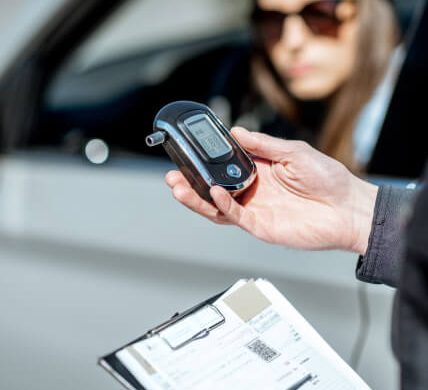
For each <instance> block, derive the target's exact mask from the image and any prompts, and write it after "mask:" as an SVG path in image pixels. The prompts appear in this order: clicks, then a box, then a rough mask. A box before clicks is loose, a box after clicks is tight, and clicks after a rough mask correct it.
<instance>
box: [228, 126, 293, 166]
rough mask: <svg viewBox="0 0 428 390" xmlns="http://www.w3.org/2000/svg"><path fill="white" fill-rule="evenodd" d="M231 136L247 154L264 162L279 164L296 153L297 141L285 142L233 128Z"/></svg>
mask: <svg viewBox="0 0 428 390" xmlns="http://www.w3.org/2000/svg"><path fill="white" fill-rule="evenodd" d="M231 132H232V135H233V136H234V137H235V139H236V140H237V141H238V142H239V143H240V144H241V146H242V147H243V148H244V149H245V150H246V151H247V152H249V153H251V154H254V155H255V156H257V157H261V158H264V159H266V160H270V161H274V162H281V161H283V160H286V159H287V155H288V154H290V153H292V152H294V151H296V150H297V148H298V143H299V141H286V140H283V139H281V138H276V137H271V136H269V135H267V134H262V133H254V132H250V131H248V130H245V129H244V128H243V127H234V128H233V129H232V131H231Z"/></svg>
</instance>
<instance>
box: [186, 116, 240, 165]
mask: <svg viewBox="0 0 428 390" xmlns="http://www.w3.org/2000/svg"><path fill="white" fill-rule="evenodd" d="M184 123H185V124H186V126H187V128H188V129H189V131H190V133H191V134H192V135H193V137H194V138H195V139H196V141H197V142H198V143H199V145H200V146H201V147H202V149H204V151H205V153H206V154H207V155H208V156H209V157H210V158H217V157H220V156H223V155H225V154H226V153H229V152H230V151H231V150H232V147H231V146H230V144H229V143H228V142H227V141H226V139H225V138H224V137H223V135H222V134H221V133H220V132H219V131H218V130H217V129H216V127H215V125H214V123H213V122H212V121H211V120H210V119H209V118H208V117H207V116H206V115H204V114H200V115H195V116H192V117H190V118H188V119H186V120H185V121H184Z"/></svg>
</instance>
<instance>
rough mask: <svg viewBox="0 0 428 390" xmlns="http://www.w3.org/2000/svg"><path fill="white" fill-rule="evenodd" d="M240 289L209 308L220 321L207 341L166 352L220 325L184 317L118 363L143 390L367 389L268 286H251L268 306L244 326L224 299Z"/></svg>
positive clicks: (208, 316)
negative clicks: (140, 384) (204, 330)
mask: <svg viewBox="0 0 428 390" xmlns="http://www.w3.org/2000/svg"><path fill="white" fill-rule="evenodd" d="M243 285H245V281H242V280H241V281H239V282H238V283H237V284H235V285H234V287H233V288H232V289H230V290H229V291H228V292H227V293H226V294H225V295H224V296H223V297H222V298H221V299H219V300H218V301H216V302H215V303H214V306H215V307H216V308H217V309H218V310H219V312H220V313H221V314H222V315H223V316H224V319H225V322H224V323H222V324H221V325H220V326H218V327H216V328H214V329H212V330H211V331H210V333H209V335H207V337H204V338H202V339H197V340H194V341H191V342H189V343H188V344H186V345H184V346H183V347H181V348H179V349H177V350H174V349H173V348H171V343H173V344H174V343H176V344H181V343H182V342H183V340H184V336H185V335H187V336H189V335H190V336H192V335H194V334H196V333H198V329H200V328H206V327H207V324H208V325H212V324H214V323H216V321H218V318H215V314H213V313H212V312H210V311H208V312H207V311H205V313H204V311H202V312H201V313H200V314H199V315H198V314H197V313H196V314H195V317H194V318H195V322H192V321H191V318H192V316H190V317H187V320H186V322H181V323H180V324H177V328H176V330H174V326H172V327H171V328H169V329H170V330H169V331H168V333H167V334H163V335H162V334H161V335H156V336H153V337H151V338H149V339H147V340H143V341H140V342H138V343H136V344H134V345H133V346H132V347H131V348H129V347H128V348H126V349H123V350H121V351H120V352H119V353H118V354H117V356H118V358H119V359H120V360H121V361H122V363H123V364H124V365H125V366H126V367H128V369H129V371H130V372H131V373H132V374H133V375H134V376H135V377H136V378H137V379H138V380H139V381H140V382H141V383H142V384H143V386H144V387H146V388H147V389H148V390H214V389H215V390H217V389H222V390H229V389H230V390H236V389H245V390H256V389H257V390H259V389H269V390H287V389H289V390H295V389H299V390H305V389H306V390H307V389H311V390H367V389H369V387H368V386H367V385H366V384H365V383H364V381H363V380H362V379H361V378H360V377H359V376H358V375H357V374H356V373H355V372H354V371H353V370H352V369H351V368H350V367H349V366H348V365H347V364H346V363H345V362H344V361H343V360H342V359H341V358H340V357H339V356H338V355H337V354H336V353H335V352H334V351H333V349H331V347H330V346H329V345H328V344H327V343H326V342H325V341H324V340H323V339H322V338H321V336H319V335H318V333H317V332H316V331H315V330H314V329H313V328H312V327H311V326H310V325H309V323H308V322H307V321H306V320H305V319H304V318H303V317H302V316H301V315H300V314H299V313H298V312H297V311H296V309H294V307H293V306H292V305H291V304H290V303H289V302H288V301H287V300H286V299H285V298H284V297H283V296H282V295H281V294H280V293H279V292H278V290H276V288H275V287H274V286H273V285H272V284H271V283H269V282H267V281H265V280H261V279H259V280H257V281H256V283H255V286H256V289H258V291H259V292H261V293H262V295H263V296H264V297H265V298H266V299H267V301H268V302H269V304H268V305H265V306H266V307H264V308H263V309H262V310H261V311H260V312H257V313H256V314H255V315H254V316H252V317H251V318H250V319H248V320H246V321H244V320H243V319H242V315H238V314H237V310H234V309H233V308H231V307H233V306H229V304H226V303H225V302H224V300H223V299H224V298H225V297H226V296H227V295H229V294H230V293H231V292H233V291H237V292H238V293H239V290H238V288H239V287H241V286H243ZM238 297H239V295H238ZM244 303H245V302H244ZM243 308H244V309H243V310H244V311H245V310H246V307H245V304H244V306H243ZM250 309H251V308H250ZM250 313H251V310H250ZM241 314H242V313H241ZM195 324H196V325H195ZM198 326H199V328H198ZM168 337H169V338H170V339H169V340H168V339H167V338H168ZM174 340H176V341H174Z"/></svg>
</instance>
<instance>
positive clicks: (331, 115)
mask: <svg viewBox="0 0 428 390" xmlns="http://www.w3.org/2000/svg"><path fill="white" fill-rule="evenodd" d="M357 6H358V11H357V13H358V16H357V17H358V18H359V27H358V29H359V30H358V49H357V50H358V53H362V55H358V56H357V59H356V63H355V68H354V71H353V72H352V75H351V77H350V78H349V79H348V80H347V81H346V82H345V84H344V85H342V86H341V88H340V89H339V90H338V91H337V92H335V94H334V96H332V98H331V100H330V101H329V103H328V105H327V106H326V112H325V116H324V121H323V123H322V124H321V125H320V132H319V134H318V137H317V143H316V145H315V146H317V147H318V148H319V149H320V150H321V151H323V152H325V153H326V154H328V155H330V156H332V157H334V158H336V159H337V160H339V161H341V162H343V163H344V164H345V165H346V166H347V167H348V168H350V169H351V170H353V171H359V170H361V169H362V168H363V167H358V166H357V163H356V161H355V159H354V153H353V130H354V126H355V122H356V120H357V117H358V115H359V113H360V111H361V109H362V108H363V106H364V104H365V103H367V102H368V100H369V99H370V97H371V95H372V93H373V91H374V90H375V88H376V86H377V85H378V83H379V82H380V81H381V79H382V77H383V75H384V73H385V71H386V68H387V66H388V62H389V59H390V56H391V53H392V51H393V49H394V47H395V45H396V44H397V41H398V35H399V34H398V23H397V21H396V19H395V15H394V11H393V9H392V5H391V4H390V2H389V1H388V0H357ZM257 53H258V54H256V55H255V56H254V58H253V61H252V72H253V76H254V81H255V87H256V89H257V90H258V91H259V92H260V94H261V95H262V96H263V97H264V98H265V99H266V100H267V101H268V102H269V103H270V104H271V105H273V106H274V107H275V108H276V109H277V110H278V111H279V112H281V113H282V114H284V115H285V116H286V117H287V118H289V119H290V120H291V121H292V122H294V123H296V124H297V125H298V124H299V123H302V119H303V118H301V116H302V104H301V102H298V101H296V99H294V98H293V97H292V96H291V95H290V94H289V93H288V91H287V90H286V89H285V88H284V86H283V84H282V82H281V81H280V79H279V76H278V75H277V74H276V72H275V70H274V69H273V66H272V64H271V63H270V60H269V59H268V57H267V54H266V53H265V52H264V51H263V50H258V51H257Z"/></svg>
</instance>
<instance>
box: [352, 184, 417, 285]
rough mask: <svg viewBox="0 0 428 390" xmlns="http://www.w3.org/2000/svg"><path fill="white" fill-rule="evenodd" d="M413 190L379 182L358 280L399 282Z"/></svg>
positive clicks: (358, 271) (360, 262)
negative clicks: (403, 233) (404, 229)
mask: <svg viewBox="0 0 428 390" xmlns="http://www.w3.org/2000/svg"><path fill="white" fill-rule="evenodd" d="M413 193H414V191H411V190H404V189H401V188H394V187H391V186H380V187H379V191H378V194H377V198H376V203H375V209H374V216H373V222H372V229H371V233H370V237H369V242H368V246H367V252H366V254H365V255H364V256H360V257H359V259H358V263H357V268H356V276H357V278H358V279H359V280H361V281H364V282H369V283H384V284H387V285H390V286H393V287H396V286H397V283H398V280H399V276H400V268H401V262H400V259H401V247H402V239H401V231H402V229H401V228H402V224H403V213H404V212H405V211H406V208H407V207H406V206H407V205H408V204H409V203H410V199H411V198H412V196H413Z"/></svg>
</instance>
